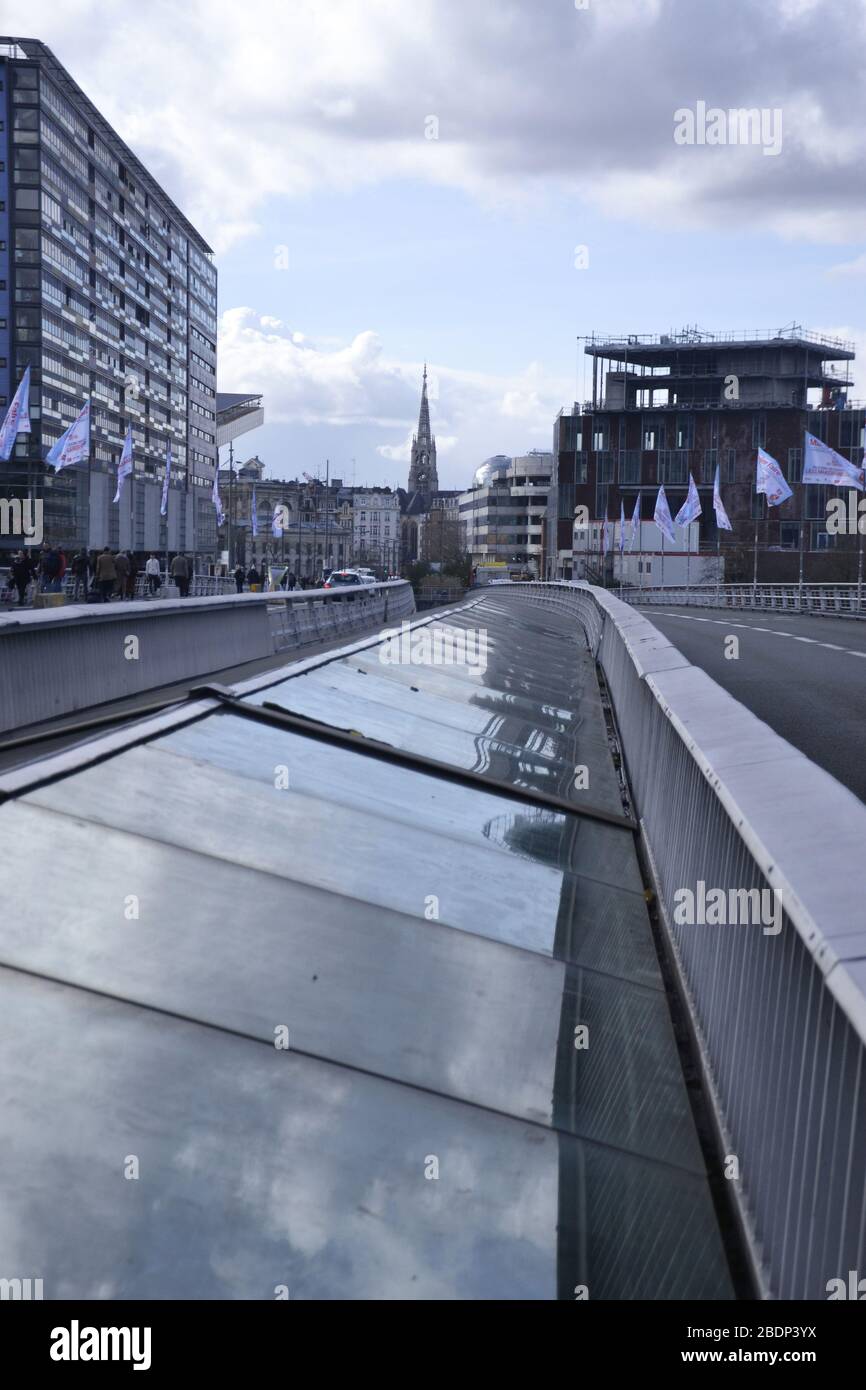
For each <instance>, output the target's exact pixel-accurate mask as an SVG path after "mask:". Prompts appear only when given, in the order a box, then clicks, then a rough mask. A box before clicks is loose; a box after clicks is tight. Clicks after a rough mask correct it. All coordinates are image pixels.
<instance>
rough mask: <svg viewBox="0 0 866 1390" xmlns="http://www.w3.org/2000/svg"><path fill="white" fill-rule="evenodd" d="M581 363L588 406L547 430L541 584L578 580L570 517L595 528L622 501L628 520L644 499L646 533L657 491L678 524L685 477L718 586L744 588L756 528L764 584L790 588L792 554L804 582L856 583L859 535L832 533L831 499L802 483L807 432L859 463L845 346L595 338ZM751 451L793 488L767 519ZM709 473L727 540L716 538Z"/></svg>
mask: <svg viewBox="0 0 866 1390" xmlns="http://www.w3.org/2000/svg"><path fill="white" fill-rule="evenodd" d="M585 352H586V353H587V355H588V356H589V357H590V358H591V360H592V380H593V387H592V399H591V400H590V401H587V402H585V403H583V404H581V403H577V404H575V406H574V408H573V409H572V410H571V411H562V412H560V414H559V416H558V417H557V420H556V422H555V426H554V448H553V478H552V486H551V492H550V503H549V506H548V513H547V547H546V552H547V553H546V563H545V568H546V574H547V576H548V577H550V578H571V577H572V576H573V575H574V577H578V575H577V573H576V570H575V563H576V557H577V556H578V555H579V554H580V551H581V549H582V547H583V544H584V542H583V538H582V536H580V535H578V536H575V532H574V519H575V508H576V507H585V508H586V515H587V516H588V517H589V519H590V521H591V522H592V523H600V522H602V521H603V520H604V519H605V518H607V519H609V520H610V521H612V522H618V521H619V517H620V504H621V503H624V506H625V513H626V516H627V517H628V518H629V520H630V519H631V517H632V514H633V511H634V507H635V502H636V500H637V499H639V504H640V516H641V518H642V519H643V521H644V522H645V523H651V522H652V516H653V511H654V507H655V499H656V495H657V492H658V488H659V485H660V484H664V487H665V493H666V495H667V498H668V502H669V505H670V510H671V513H672V515H676V513H677V511H678V509H679V507H680V506H681V504H682V502H683V501H684V500H685V497H686V492H687V489H688V482H689V474H691V475H692V476H693V477H694V479H695V482H696V485H697V487H698V492H699V495H700V498H701V503H702V509H703V514H702V516H701V518H700V520H699V522H698V523H697V525H698V536H697V544H696V552H695V553H696V554H697V555H699V556H701V555H704V556H705V555H712V554H714V553H716V551H717V550H718V552H719V554H720V557H721V559H722V561H723V562H724V576H725V579H726V580H728V581H731V582H742V581H745V580H751V578H752V575H753V563H754V549H755V546H754V537H755V527H756V525H757V533H758V547H757V550H758V578H759V580H761V581H773V580H778V581H789V582H790V581H792V580H796V579H797V577H798V574H799V570H800V565H801V559H800V551H801V548H802V553H803V566H804V569H805V575H806V578H807V579H811V580H813V581H815V582H820V581H822V580H827V581H831V580H845V579H852V580H853V579H855V578H856V570H857V561H858V557H857V550H858V544H857V538H856V537H855V536H844V535H840V536H833V535H830V534H828V531H827V526H826V503H827V497H828V495H829V494H828V489H826V488H823V487H816V486H812V485H809V486H804V485H803V484H802V481H801V479H802V470H803V439H804V434H805V432H806V431H807V430H808V431H809V432H811V433H812V434H814V435H816V436H817V437H818V438H820V439H822V440H824V441H825V442H826V443H828V444H829V445H831V447H832V448H834V449H836V450H837V451H838V452H839V453H840V454H842V455H843V456H844V457H846V458H848V459H849V460H851V461H852V462H856V463H857V464H859V462H860V459H861V457H862V453H863V444H864V407H863V406H862V405H860V404H858V403H856V402H852V401H851V400H850V399H849V398H848V388H849V387H850V385H851V380H850V375H849V373H850V363H851V362H852V361H853V359H854V345H853V343H850V342H845V341H842V340H839V339H836V338H831V337H827V336H824V335H821V334H817V333H812V332H809V331H808V330H803V329H801V328H800V327H799V326H798V325H792V326H791V327H789V328H786V329H783V330H781V331H780V332H778V333H776V334H770V333H760V332H755V333H746V334H709V333H701V332H699V331H698V330H695V329H687V330H684V331H683V332H681V333H677V334H663V335H661V336H658V337H656V336H650V337H646V336H640V335H630V336H628V337H625V338H618V339H597V338H591V339H588V340H586V346H585ZM758 448H763V449H765V450H766V451H767V452H768V453H769V454H771V455H772V456H773V457H774V458H775V459H776V460H777V462H778V463H779V464H780V465H781V468H782V471H783V473H784V474H785V476H786V478H787V480H788V482H789V484H790V485H791V487H792V488H793V493H794V495H793V497H791V498H790V499H789V500H788V501H787V502H784V503H783V504H782V505H781V506H778V507H773V508H768V507H767V504H766V500H765V498H764V497H763V495H760V494H756V492H755V469H756V459H757V450H758ZM717 467H718V469H719V479H720V486H721V492H722V497H723V501H724V505H725V508H726V510H727V512H728V515H729V517H730V519H731V522H732V524H733V531H732V532H726V531H721V532H719V530H718V529H717V527H716V520H715V513H714V511H713V506H712V492H713V480H714V477H715V472H716V468H717ZM835 491H838V490H835ZM652 530H653V531H655V532H656V536H657V541H656V547H655V548H656V550H659V549H660V539H659V538H658V533H657V528H655V527H652ZM594 534H595V535H598V534H599V532H598V527H596V531H595V533H594ZM644 534H645V533H644ZM683 552H684V553H685V547H684V546H683ZM645 563H646V564H649V563H650V557H649V556H646V560H645ZM658 569H659V566H658V564H656V565H655V566H654V569H653V571H652V572H653V573H655V572H657V571H658ZM591 570H592V566H590V571H591ZM589 577H594V576H593V575H592V573H590V576H589Z"/></svg>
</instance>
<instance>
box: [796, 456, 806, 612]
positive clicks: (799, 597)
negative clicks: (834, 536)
mask: <svg viewBox="0 0 866 1390" xmlns="http://www.w3.org/2000/svg"><path fill="white" fill-rule="evenodd" d="M805 499H806V489H805V487H804V486H803V484H802V483H801V484H800V525H799V528H798V529H799V532H800V576H799V580H798V582H797V611H798V612H799V613H802V611H803V565H804V551H803V539H804V536H805V531H806V523H805V520H804V517H803V512H804V510H805Z"/></svg>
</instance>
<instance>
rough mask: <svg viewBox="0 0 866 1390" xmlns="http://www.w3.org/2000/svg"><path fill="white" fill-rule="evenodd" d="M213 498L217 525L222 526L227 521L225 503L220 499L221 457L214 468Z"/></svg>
mask: <svg viewBox="0 0 866 1390" xmlns="http://www.w3.org/2000/svg"><path fill="white" fill-rule="evenodd" d="M211 500H212V501H213V505H214V511H215V512H216V519H217V526H222V524H223V522H224V521H225V512H224V511H223V504H222V502H221V501H220V465H219V459H217V460H216V462H215V464H214V470H213V487H212V488H211Z"/></svg>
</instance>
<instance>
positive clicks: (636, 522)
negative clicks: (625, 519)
mask: <svg viewBox="0 0 866 1390" xmlns="http://www.w3.org/2000/svg"><path fill="white" fill-rule="evenodd" d="M639 526H640V493H638V495H637V497H636V498H635V499H634V511H633V512H632V514H631V535H630V536H629V538H628V544H629V549H630V550H634V543H635V540H636V538H637V533H638V527H639Z"/></svg>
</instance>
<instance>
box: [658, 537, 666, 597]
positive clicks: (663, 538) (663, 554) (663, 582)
mask: <svg viewBox="0 0 866 1390" xmlns="http://www.w3.org/2000/svg"><path fill="white" fill-rule="evenodd" d="M659 530H661V527H659ZM664 587H665V533H664V531H662V589H664Z"/></svg>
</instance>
